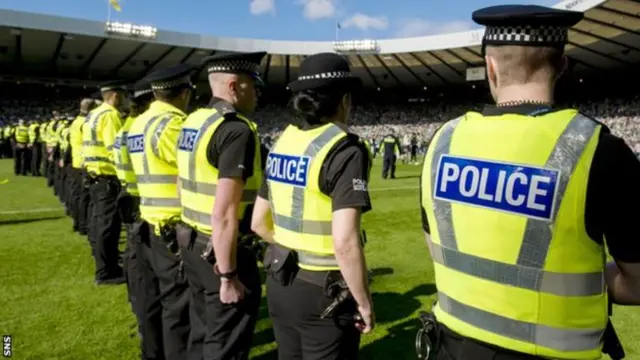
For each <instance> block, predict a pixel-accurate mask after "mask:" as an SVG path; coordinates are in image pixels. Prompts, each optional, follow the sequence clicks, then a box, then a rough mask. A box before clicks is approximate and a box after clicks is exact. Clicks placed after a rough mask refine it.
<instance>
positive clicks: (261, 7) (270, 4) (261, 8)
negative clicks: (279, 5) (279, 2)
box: [249, 0, 276, 15]
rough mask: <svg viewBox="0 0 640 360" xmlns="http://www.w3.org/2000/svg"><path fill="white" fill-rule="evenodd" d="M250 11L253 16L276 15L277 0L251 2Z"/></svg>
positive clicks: (252, 0)
mask: <svg viewBox="0 0 640 360" xmlns="http://www.w3.org/2000/svg"><path fill="white" fill-rule="evenodd" d="M249 10H250V11H251V13H252V14H253V15H260V14H264V13H274V12H275V11H276V2H275V0H251V3H250V4H249Z"/></svg>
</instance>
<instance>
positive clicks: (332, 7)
mask: <svg viewBox="0 0 640 360" xmlns="http://www.w3.org/2000/svg"><path fill="white" fill-rule="evenodd" d="M298 3H299V4H301V5H302V6H303V7H304V11H303V12H304V17H305V18H307V19H309V20H316V19H322V18H330V17H333V16H335V14H336V0H299V2H298Z"/></svg>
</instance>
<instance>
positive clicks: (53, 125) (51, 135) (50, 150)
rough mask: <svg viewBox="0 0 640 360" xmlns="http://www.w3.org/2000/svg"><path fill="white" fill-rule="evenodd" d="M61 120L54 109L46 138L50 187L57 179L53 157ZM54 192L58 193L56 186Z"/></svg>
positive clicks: (48, 184)
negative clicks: (57, 130)
mask: <svg viewBox="0 0 640 360" xmlns="http://www.w3.org/2000/svg"><path fill="white" fill-rule="evenodd" d="M59 122H60V118H59V115H58V113H57V112H56V111H54V116H53V118H52V119H51V121H49V123H48V124H47V129H46V131H47V138H46V142H47V143H46V144H47V146H46V149H47V162H46V166H47V170H46V172H47V186H49V187H53V186H54V180H55V162H54V159H53V155H54V151H55V147H56V145H57V141H58V139H57V138H56V129H57V127H58V124H59ZM54 194H55V195H57V193H55V188H54Z"/></svg>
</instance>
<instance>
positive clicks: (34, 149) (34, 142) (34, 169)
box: [29, 116, 42, 176]
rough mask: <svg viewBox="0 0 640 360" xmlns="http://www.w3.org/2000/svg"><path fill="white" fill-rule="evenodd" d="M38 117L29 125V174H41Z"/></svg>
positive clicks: (40, 142) (40, 143) (40, 139)
mask: <svg viewBox="0 0 640 360" xmlns="http://www.w3.org/2000/svg"><path fill="white" fill-rule="evenodd" d="M40 125H41V123H40V119H39V116H36V120H34V121H33V122H32V123H31V125H29V143H30V145H31V149H30V150H31V175H33V176H41V166H42V136H41V135H40Z"/></svg>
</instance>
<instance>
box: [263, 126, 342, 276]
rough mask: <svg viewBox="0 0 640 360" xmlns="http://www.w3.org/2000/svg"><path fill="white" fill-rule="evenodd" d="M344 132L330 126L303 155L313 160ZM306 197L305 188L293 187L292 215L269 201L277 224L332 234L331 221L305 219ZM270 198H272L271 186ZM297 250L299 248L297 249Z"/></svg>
mask: <svg viewBox="0 0 640 360" xmlns="http://www.w3.org/2000/svg"><path fill="white" fill-rule="evenodd" d="M342 132H344V131H343V130H342V129H340V128H339V127H338V126H336V125H331V126H329V127H328V128H327V129H326V130H325V131H324V132H323V133H322V134H320V135H319V136H318V137H316V138H315V139H313V141H312V142H311V143H310V144H309V145H308V146H307V148H306V149H305V151H304V153H303V154H302V156H308V157H310V158H312V160H311V161H313V158H315V156H316V155H317V154H318V152H319V151H320V150H322V148H323V147H325V146H326V145H327V144H328V143H329V142H330V141H331V140H332V139H333V138H334V137H336V136H338V135H339V134H341V133H342ZM313 180H315V179H313ZM304 197H305V189H304V188H300V187H294V188H293V190H292V196H291V216H286V215H283V214H280V213H278V212H276V210H275V208H274V206H273V201H270V202H269V203H270V204H271V213H272V215H273V218H274V219H273V221H274V223H275V224H276V226H278V227H282V228H283V229H287V230H289V231H293V232H296V233H300V234H311V235H323V236H331V235H332V231H331V221H309V220H305V219H304ZM269 198H272V197H271V187H270V186H269ZM296 251H298V250H297V249H296ZM307 254H308V253H307ZM316 256H317V255H316ZM303 259H304V260H307V261H310V262H305V261H303ZM316 260H317V262H316ZM298 261H299V262H300V263H301V264H304V265H310V266H338V261H337V260H336V259H335V257H334V256H330V257H329V256H327V257H322V258H317V257H314V256H307V257H303V258H300V257H299V258H298Z"/></svg>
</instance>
